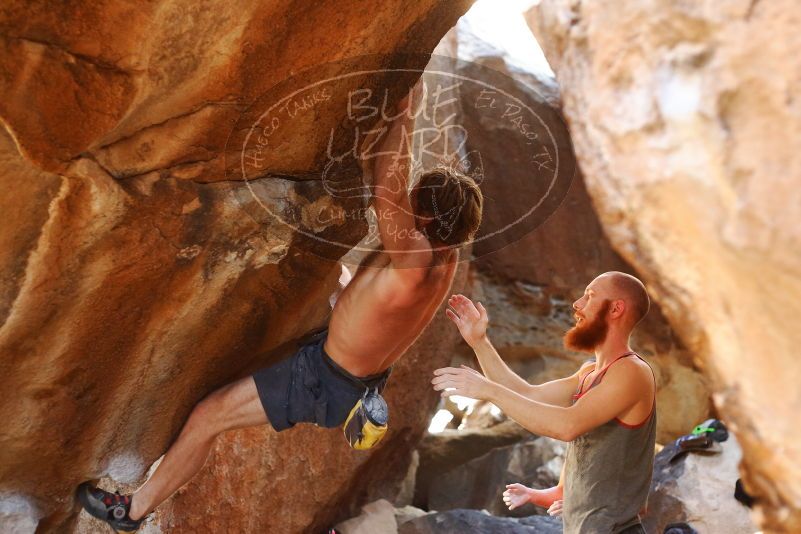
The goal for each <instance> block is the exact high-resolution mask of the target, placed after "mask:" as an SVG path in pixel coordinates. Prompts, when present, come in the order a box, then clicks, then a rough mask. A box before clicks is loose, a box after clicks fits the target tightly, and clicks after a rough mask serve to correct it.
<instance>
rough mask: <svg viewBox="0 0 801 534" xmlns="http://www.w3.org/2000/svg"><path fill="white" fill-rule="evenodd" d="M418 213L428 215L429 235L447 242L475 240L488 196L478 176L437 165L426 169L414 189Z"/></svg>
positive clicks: (456, 243)
mask: <svg viewBox="0 0 801 534" xmlns="http://www.w3.org/2000/svg"><path fill="white" fill-rule="evenodd" d="M412 205H413V206H414V210H415V214H416V215H418V216H420V217H424V218H426V219H433V220H431V221H430V222H427V223H426V224H425V225H424V227H423V228H422V231H423V233H424V234H425V235H426V237H427V238H428V239H429V240H431V241H433V242H436V243H442V244H444V245H447V246H461V245H464V244H465V243H468V242H470V241H472V240H473V238H474V237H475V235H476V232H477V231H478V227H479V225H480V224H481V213H482V209H483V206H484V196H483V195H482V194H481V190H480V189H479V188H478V185H477V184H476V182H475V180H474V179H473V178H472V177H470V176H467V175H465V174H462V173H460V172H458V171H455V170H453V169H448V168H437V169H434V170H432V171H428V172H425V173H423V174H422V175H421V176H420V179H419V180H418V182H417V183H416V184H415V186H414V189H413V190H412Z"/></svg>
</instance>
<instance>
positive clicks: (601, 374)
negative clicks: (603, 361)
mask: <svg viewBox="0 0 801 534" xmlns="http://www.w3.org/2000/svg"><path fill="white" fill-rule="evenodd" d="M627 356H637V357H638V358H640V355H639V354H637V353H636V352H627V353H625V354H622V355H620V356H618V357H617V358H615V359H614V360H612V361H611V362H609V365H607V366H606V367H604V368H603V369H601V372H600V373H598V376H596V377H595V380H599V379H601V378H603V376H604V375H605V374H606V371H608V370H609V368H610V367H612V365H613V364H614V363H615V362H618V361H620V360H622V359H623V358H625V357H627ZM640 359H641V360H642V358H640ZM643 361H645V360H643ZM595 380H593V384H594V383H595ZM590 387H592V386H590Z"/></svg>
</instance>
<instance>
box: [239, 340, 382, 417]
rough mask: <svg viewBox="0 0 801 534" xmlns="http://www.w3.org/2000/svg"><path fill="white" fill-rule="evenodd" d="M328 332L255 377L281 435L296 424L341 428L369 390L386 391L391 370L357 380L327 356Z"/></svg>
mask: <svg viewBox="0 0 801 534" xmlns="http://www.w3.org/2000/svg"><path fill="white" fill-rule="evenodd" d="M327 337H328V336H327V332H326V333H323V334H322V335H320V336H319V338H318V339H315V340H314V341H312V342H311V343H308V344H306V345H304V346H302V347H301V348H300V349H299V350H298V351H297V352H296V353H295V354H294V355H293V356H291V357H289V358H287V359H285V360H283V361H281V362H279V363H277V364H275V365H273V366H272V367H266V368H264V369H261V370H259V371H256V372H255V373H254V374H253V379H254V380H255V382H256V390H257V391H258V392H259V399H261V404H262V406H263V407H264V411H265V412H266V413H267V419H268V420H269V421H270V424H271V425H272V427H273V428H274V429H275V430H276V431H278V432H280V431H282V430H286V429H288V428H292V427H293V426H295V425H296V424H297V423H314V424H315V425H317V426H322V427H326V428H333V427H337V426H341V425H342V424H343V423H344V422H345V419H347V417H348V414H349V413H350V411H351V409H353V407H354V406H355V405H356V402H358V400H359V399H361V398H362V395H363V394H364V392H365V390H366V389H367V388H371V389H372V388H378V390H379V392H380V391H383V389H384V387H385V386H386V382H387V378H388V377H389V373H390V370H389V369H387V370H386V371H384V372H383V373H380V374H377V375H371V376H366V377H355V376H353V375H351V374H349V373H348V372H347V371H345V370H344V369H342V368H341V367H340V366H339V365H337V363H336V362H334V361H333V360H332V359H331V358H330V357H329V356H328V354H326V353H325V350H324V349H323V345H324V344H325V340H326V338H327Z"/></svg>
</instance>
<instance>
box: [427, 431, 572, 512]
mask: <svg viewBox="0 0 801 534" xmlns="http://www.w3.org/2000/svg"><path fill="white" fill-rule="evenodd" d="M564 450H565V444H564V443H562V442H561V441H557V440H554V439H550V438H545V437H540V438H536V439H533V440H530V441H526V442H524V443H518V444H515V445H511V446H508V447H502V448H497V449H493V450H492V451H490V452H488V453H487V454H485V455H484V456H481V457H480V458H475V459H473V460H471V461H469V462H467V463H465V464H463V465H460V466H458V467H456V468H455V469H452V470H450V471H448V472H447V473H445V474H444V475H442V476H439V477H437V478H436V479H435V480H434V482H433V483H432V484H431V487H430V488H429V491H428V508H429V509H430V510H437V511H440V512H442V511H446V510H453V509H457V508H472V509H475V510H486V511H487V512H489V513H491V514H492V515H496V516H504V515H514V516H517V517H522V516H528V515H531V514H532V513H535V512H540V513H544V512H545V510H543V509H541V508H539V509H535V508H533V507H530V506H526V507H521V509H518V510H514V511H512V512H510V511H509V509H508V508H507V507H506V505H505V504H504V503H503V499H502V498H501V496H502V495H503V492H504V490H505V489H506V485H507V484H511V483H513V482H519V483H521V484H524V485H526V486H529V487H533V488H550V487H553V486H555V485H556V484H558V483H559V474H560V473H561V472H562V464H563V457H564ZM515 512H516V513H515Z"/></svg>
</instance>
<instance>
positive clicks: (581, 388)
mask: <svg viewBox="0 0 801 534" xmlns="http://www.w3.org/2000/svg"><path fill="white" fill-rule="evenodd" d="M627 356H637V357H638V358H640V355H639V354H637V353H636V352H627V353H625V354H622V355H620V356H618V357H617V358H615V359H614V360H612V361H611V362H610V363H609V364H607V366H606V367H604V368H603V369H601V372H600V373H598V374H597V375H596V376H595V378H593V379H592V383H590V387H588V388H587V390H586V391H584V379H586V378H587V377H588V376H590V373H587V374H586V375H584V379H583V380H582V381H581V384H580V385H579V390H578V393H576V394H575V395H573V398H574V399H579V398H581V396H582V395H584V394H585V393H587V391H589V390H591V389H592V388H594V387H595V386H596V385H597V384H598V382H600V380H601V379H602V378H603V377H604V375H605V374H606V371H607V370H608V369H609V368H610V367H611V366H612V364H613V363H615V362H616V361H618V360H620V359H622V358H625V357H627ZM640 359H641V360H642V358H640ZM643 361H645V360H643ZM645 363H648V362H645ZM651 372H652V373H653V369H652V370H651Z"/></svg>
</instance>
